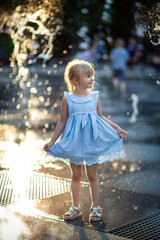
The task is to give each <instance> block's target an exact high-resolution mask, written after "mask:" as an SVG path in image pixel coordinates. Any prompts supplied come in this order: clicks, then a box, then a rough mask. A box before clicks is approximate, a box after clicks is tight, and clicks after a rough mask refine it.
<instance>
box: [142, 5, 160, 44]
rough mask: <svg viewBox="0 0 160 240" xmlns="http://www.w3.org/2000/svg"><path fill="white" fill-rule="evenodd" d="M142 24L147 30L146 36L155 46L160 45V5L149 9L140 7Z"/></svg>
mask: <svg viewBox="0 0 160 240" xmlns="http://www.w3.org/2000/svg"><path fill="white" fill-rule="evenodd" d="M140 24H142V25H144V26H145V28H146V36H147V37H148V38H149V40H150V42H151V43H152V44H153V45H154V46H158V45H160V3H157V4H153V6H152V7H151V8H150V9H148V8H147V7H144V6H141V7H140Z"/></svg>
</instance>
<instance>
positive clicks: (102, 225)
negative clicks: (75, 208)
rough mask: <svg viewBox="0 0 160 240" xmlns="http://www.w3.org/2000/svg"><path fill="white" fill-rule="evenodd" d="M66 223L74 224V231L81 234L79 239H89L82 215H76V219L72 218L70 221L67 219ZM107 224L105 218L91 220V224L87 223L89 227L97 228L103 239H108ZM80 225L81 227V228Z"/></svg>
mask: <svg viewBox="0 0 160 240" xmlns="http://www.w3.org/2000/svg"><path fill="white" fill-rule="evenodd" d="M64 222H65V223H67V224H71V225H74V232H75V233H78V234H79V240H87V239H89V238H88V237H87V234H86V232H85V224H84V221H83V219H82V216H79V217H76V218H75V219H72V220H70V221H65V220H64ZM105 226H106V223H105V222H104V221H103V219H102V218H101V219H100V220H99V221H97V222H90V225H89V226H88V225H86V227H87V228H90V229H96V230H97V231H98V232H99V235H100V236H101V238H102V239H103V240H107V239H108V237H107V234H105V233H104V232H105ZM79 227H80V228H79Z"/></svg>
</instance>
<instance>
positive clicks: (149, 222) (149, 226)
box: [107, 212, 160, 240]
mask: <svg viewBox="0 0 160 240" xmlns="http://www.w3.org/2000/svg"><path fill="white" fill-rule="evenodd" d="M107 233H111V234H114V235H118V236H121V237H127V238H131V239H136V240H159V239H160V212H159V213H156V214H153V215H150V216H147V217H144V218H141V219H138V220H136V221H134V222H131V223H128V224H126V225H123V226H120V227H118V228H115V229H112V230H110V231H107Z"/></svg>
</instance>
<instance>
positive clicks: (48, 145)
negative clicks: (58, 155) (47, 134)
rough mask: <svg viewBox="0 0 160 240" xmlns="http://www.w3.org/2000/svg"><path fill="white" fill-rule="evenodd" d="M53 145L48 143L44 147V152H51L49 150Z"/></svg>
mask: <svg viewBox="0 0 160 240" xmlns="http://www.w3.org/2000/svg"><path fill="white" fill-rule="evenodd" d="M52 145H53V143H52V142H49V143H46V144H45V145H44V147H43V150H44V151H46V152H49V149H50V148H51V147H52Z"/></svg>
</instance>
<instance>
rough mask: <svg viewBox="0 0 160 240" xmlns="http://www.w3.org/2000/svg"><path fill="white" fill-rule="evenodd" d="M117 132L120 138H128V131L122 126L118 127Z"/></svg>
mask: <svg viewBox="0 0 160 240" xmlns="http://www.w3.org/2000/svg"><path fill="white" fill-rule="evenodd" d="M117 132H118V134H119V136H120V138H128V133H127V132H126V131H124V130H123V129H122V128H120V127H118V128H117Z"/></svg>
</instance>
